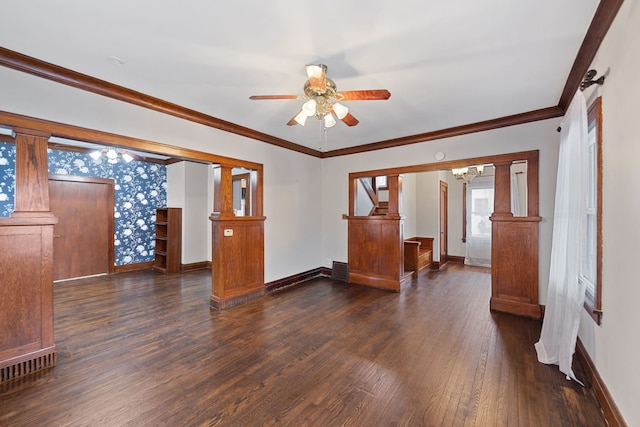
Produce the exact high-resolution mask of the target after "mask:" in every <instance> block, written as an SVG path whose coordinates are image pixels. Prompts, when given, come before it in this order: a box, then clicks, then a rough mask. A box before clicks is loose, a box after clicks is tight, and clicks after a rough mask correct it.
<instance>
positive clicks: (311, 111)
mask: <svg viewBox="0 0 640 427" xmlns="http://www.w3.org/2000/svg"><path fill="white" fill-rule="evenodd" d="M302 111H304V113H305V114H306V115H307V116H309V117H311V116H314V115H315V114H316V100H315V99H310V100H308V101H307V102H305V103H304V104H302Z"/></svg>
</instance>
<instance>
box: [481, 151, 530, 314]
mask: <svg viewBox="0 0 640 427" xmlns="http://www.w3.org/2000/svg"><path fill="white" fill-rule="evenodd" d="M527 162H528V163H527V177H528V178H527V186H528V190H527V191H528V216H526V217H514V216H513V214H512V213H511V161H508V162H499V163H494V166H495V170H496V172H495V193H494V195H495V199H494V203H495V204H494V212H493V214H492V215H491V222H492V227H491V259H492V261H491V303H490V307H491V310H494V311H502V312H506V313H512V314H517V315H520V316H526V317H531V318H535V319H539V318H541V316H542V311H541V309H540V305H539V304H538V293H539V290H538V227H539V226H538V224H539V222H540V220H541V218H540V217H539V216H537V213H538V197H539V196H538V156H537V152H536V155H535V156H532V157H531V158H528V159H527Z"/></svg>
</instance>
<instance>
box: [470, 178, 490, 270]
mask: <svg viewBox="0 0 640 427" xmlns="http://www.w3.org/2000/svg"><path fill="white" fill-rule="evenodd" d="M493 195H494V190H493V176H482V177H479V178H476V179H474V180H473V181H471V182H469V183H468V184H467V212H466V213H465V214H466V215H467V244H466V253H465V257H464V263H465V264H466V265H477V266H482V267H491V220H490V219H489V217H491V213H492V212H493V198H494V197H493Z"/></svg>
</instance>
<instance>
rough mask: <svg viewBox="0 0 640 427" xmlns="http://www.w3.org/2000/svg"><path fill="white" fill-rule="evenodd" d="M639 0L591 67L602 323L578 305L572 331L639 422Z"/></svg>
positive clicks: (629, 417) (631, 420)
mask: <svg viewBox="0 0 640 427" xmlns="http://www.w3.org/2000/svg"><path fill="white" fill-rule="evenodd" d="M639 28H640V1H638V0H635V1H630V0H627V1H625V2H624V3H623V4H622V7H621V9H620V11H619V12H618V15H617V17H616V19H615V21H614V23H613V25H612V26H611V28H610V30H609V33H608V34H607V36H606V38H605V39H604V42H603V43H602V45H601V47H600V50H599V52H598V54H597V56H596V58H595V60H594V62H593V64H592V67H591V68H594V69H596V70H597V71H598V76H600V75H601V74H603V73H605V74H606V80H605V83H604V85H603V86H601V87H591V88H589V89H587V90H586V91H585V92H584V94H585V96H586V97H587V99H588V102H589V103H590V102H591V101H592V100H593V99H595V98H596V97H597V96H602V112H603V123H602V132H603V135H602V145H603V150H602V152H603V174H604V176H603V188H602V190H603V206H602V233H603V236H602V240H603V259H602V287H603V293H602V308H603V313H604V314H603V318H602V326H597V325H596V324H595V322H594V321H593V320H592V319H591V317H589V316H587V315H586V313H583V316H582V322H581V325H580V331H579V336H580V339H581V341H582V342H583V343H584V344H585V347H586V349H587V351H588V352H589V355H590V356H591V359H592V360H593V361H594V363H595V365H596V368H597V370H598V372H599V373H600V375H601V377H602V379H603V381H604V383H605V384H606V386H607V388H608V389H609V391H610V392H611V395H612V396H613V398H614V400H615V402H616V404H617V406H618V408H619V409H620V411H621V412H622V415H623V417H624V418H625V420H626V422H627V424H628V425H630V426H637V425H640V405H638V401H640V364H638V360H640V334H639V333H638V327H639V326H640V310H638V301H640V286H639V285H638V283H639V280H638V268H637V262H638V242H640V227H639V224H638V223H639V221H638V218H640V216H639V215H638V212H640V191H639V190H638V180H637V179H634V175H633V173H630V172H629V171H633V170H635V168H637V166H638V159H640V140H639V138H638V112H639V111H640V81H639V79H638V73H639V70H640V55H638V46H640V31H638V29H639Z"/></svg>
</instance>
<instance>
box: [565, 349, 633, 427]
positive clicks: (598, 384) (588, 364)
mask: <svg viewBox="0 0 640 427" xmlns="http://www.w3.org/2000/svg"><path fill="white" fill-rule="evenodd" d="M576 357H577V358H578V360H579V361H580V364H581V365H582V368H583V369H584V372H585V374H586V375H587V379H588V381H589V383H590V384H591V387H593V391H594V392H595V394H596V398H597V399H598V402H599V403H600V407H601V408H602V413H603V414H604V418H605V420H606V421H607V424H608V425H609V426H610V427H618V426H620V427H626V425H627V423H626V422H625V421H624V418H623V417H622V414H621V413H620V410H619V409H618V407H617V406H616V403H615V402H614V400H613V397H612V396H611V393H609V389H607V386H606V385H605V384H604V381H602V377H600V374H599V373H598V370H597V369H596V366H595V364H594V363H593V360H591V357H589V353H587V349H586V348H585V347H584V345H583V344H582V341H580V338H578V340H577V342H576Z"/></svg>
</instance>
